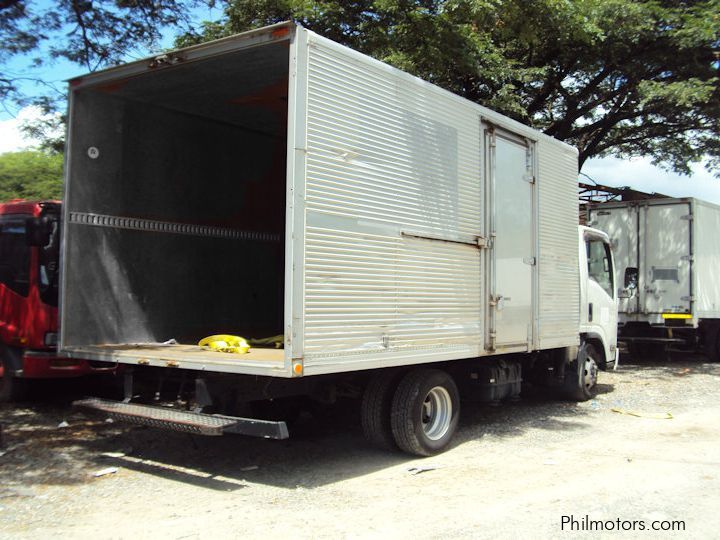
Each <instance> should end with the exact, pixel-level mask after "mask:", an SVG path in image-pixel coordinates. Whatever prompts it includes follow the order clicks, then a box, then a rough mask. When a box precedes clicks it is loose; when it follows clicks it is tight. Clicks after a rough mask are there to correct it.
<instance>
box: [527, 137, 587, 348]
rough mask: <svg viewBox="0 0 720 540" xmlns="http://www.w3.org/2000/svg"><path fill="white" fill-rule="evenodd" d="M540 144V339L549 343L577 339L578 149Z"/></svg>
mask: <svg viewBox="0 0 720 540" xmlns="http://www.w3.org/2000/svg"><path fill="white" fill-rule="evenodd" d="M539 146H540V147H539V151H538V154H539V159H538V169H539V170H538V182H537V184H538V191H539V193H538V216H539V218H538V221H539V225H538V227H539V229H538V244H539V259H538V272H539V283H540V284H539V297H538V303H539V306H538V313H539V321H538V342H539V346H540V348H541V349H546V348H551V347H563V346H568V345H571V344H574V343H577V340H578V328H579V324H580V311H579V306H580V282H579V279H578V264H579V263H578V251H577V245H578V244H577V242H578V236H577V235H578V227H577V223H578V204H577V196H576V194H577V154H576V152H575V151H574V149H570V148H567V147H565V146H561V145H559V144H557V145H556V144H552V143H550V142H548V141H546V140H541V141H540V142H539Z"/></svg>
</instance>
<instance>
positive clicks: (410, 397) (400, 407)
mask: <svg viewBox="0 0 720 540" xmlns="http://www.w3.org/2000/svg"><path fill="white" fill-rule="evenodd" d="M459 418H460V395H459V392H458V389H457V386H456V385H455V381H453V379H452V377H450V375H448V374H447V373H445V372H444V371H441V370H439V369H416V370H413V371H411V372H410V373H408V374H407V375H405V377H403V379H402V380H401V381H400V384H399V385H398V387H397V390H396V391H395V396H394V397H393V401H392V407H391V418H390V423H391V425H392V432H393V437H394V438H395V442H396V443H397V445H398V447H399V448H400V449H401V450H403V451H404V452H407V453H409V454H415V455H416V456H432V455H434V454H439V453H440V452H442V451H443V450H445V449H446V448H447V446H448V445H449V444H450V441H451V439H452V437H453V435H454V434H455V431H457V426H458V419H459Z"/></svg>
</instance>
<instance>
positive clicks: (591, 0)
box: [177, 0, 720, 173]
mask: <svg viewBox="0 0 720 540" xmlns="http://www.w3.org/2000/svg"><path fill="white" fill-rule="evenodd" d="M287 19H293V20H296V21H298V22H299V23H301V24H302V25H303V26H305V27H306V28H309V29H310V30H313V31H315V32H317V33H319V34H322V35H324V36H326V37H329V38H330V39H333V40H335V41H339V42H340V43H343V44H345V45H348V46H350V47H352V48H353V49H357V50H359V51H361V52H364V53H366V54H369V55H372V56H374V57H376V58H378V59H380V60H383V61H385V62H389V63H390V64H393V65H395V66H397V67H399V68H401V69H403V70H406V71H409V72H411V73H413V74H415V75H418V76H419V77H421V78H423V79H426V80H429V81H431V82H433V83H436V84H438V85H440V86H442V87H444V88H446V89H448V90H450V91H452V92H455V93H457V94H460V95H462V96H464V97H466V98H468V99H471V100H473V101H475V102H477V103H480V104H483V105H486V106H488V107H490V108H492V109H495V110H498V111H500V112H503V113H505V114H507V115H509V116H511V117H513V118H515V119H517V120H519V121H521V122H524V123H526V124H529V125H532V126H534V127H536V128H538V129H541V130H542V131H544V132H545V133H547V134H549V135H552V136H554V137H556V138H558V139H561V140H563V141H566V142H568V143H570V144H573V145H575V146H576V147H577V148H578V150H579V152H580V165H581V166H582V164H583V163H584V162H585V161H586V160H587V159H588V158H590V157H594V156H603V155H608V154H613V155H616V156H620V157H629V156H650V157H651V158H653V160H654V161H655V162H656V163H657V164H661V165H664V166H666V167H669V168H672V169H674V170H676V171H678V172H681V173H689V172H690V169H689V165H690V164H691V163H692V162H697V161H700V160H702V159H703V158H708V159H709V160H710V161H709V163H708V166H709V167H710V168H714V169H715V170H716V171H720V136H719V135H720V85H719V84H718V76H719V74H720V73H719V65H720V0H699V1H691V0H684V1H683V0H681V1H662V0H645V1H643V0H437V1H432V0H415V1H413V0H360V1H334V0H319V1H308V0H233V1H230V2H229V3H228V5H227V8H226V12H225V18H224V19H223V20H221V21H218V22H214V23H207V24H205V26H204V28H203V30H202V32H200V33H187V34H185V35H184V36H181V37H180V38H179V39H178V40H177V44H178V45H181V46H182V45H188V44H192V43H198V42H202V41H205V40H208V39H215V38H218V37H222V36H225V35H228V34H232V33H235V32H240V31H243V30H247V29H250V28H256V27H260V26H264V25H267V24H271V23H275V22H279V21H282V20H287Z"/></svg>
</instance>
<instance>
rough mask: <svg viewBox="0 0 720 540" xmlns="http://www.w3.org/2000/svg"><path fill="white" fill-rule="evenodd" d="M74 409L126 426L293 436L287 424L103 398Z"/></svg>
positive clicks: (273, 437)
mask: <svg viewBox="0 0 720 540" xmlns="http://www.w3.org/2000/svg"><path fill="white" fill-rule="evenodd" d="M73 406H75V407H79V408H82V409H89V410H92V411H100V412H103V413H105V414H107V415H108V416H110V418H113V419H116V420H121V421H124V422H130V423H133V424H141V425H144V426H152V427H157V428H162V429H170V430H173V431H182V432H185V433H194V434H196V435H222V434H224V433H237V434H240V435H250V436H253V437H264V438H266V439H287V438H288V437H289V436H290V435H289V433H288V429H287V425H286V424H285V422H271V421H269V420H256V419H254V418H240V417H236V416H223V415H220V414H204V413H195V412H191V411H180V410H177V409H169V408H165V407H155V406H151V405H139V404H136V403H123V402H119V401H110V400H106V399H99V398H88V399H81V400H79V401H75V402H73Z"/></svg>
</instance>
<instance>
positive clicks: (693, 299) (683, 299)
mask: <svg viewBox="0 0 720 540" xmlns="http://www.w3.org/2000/svg"><path fill="white" fill-rule="evenodd" d="M680 300H682V301H683V302H694V301H695V297H694V296H681V297H680Z"/></svg>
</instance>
